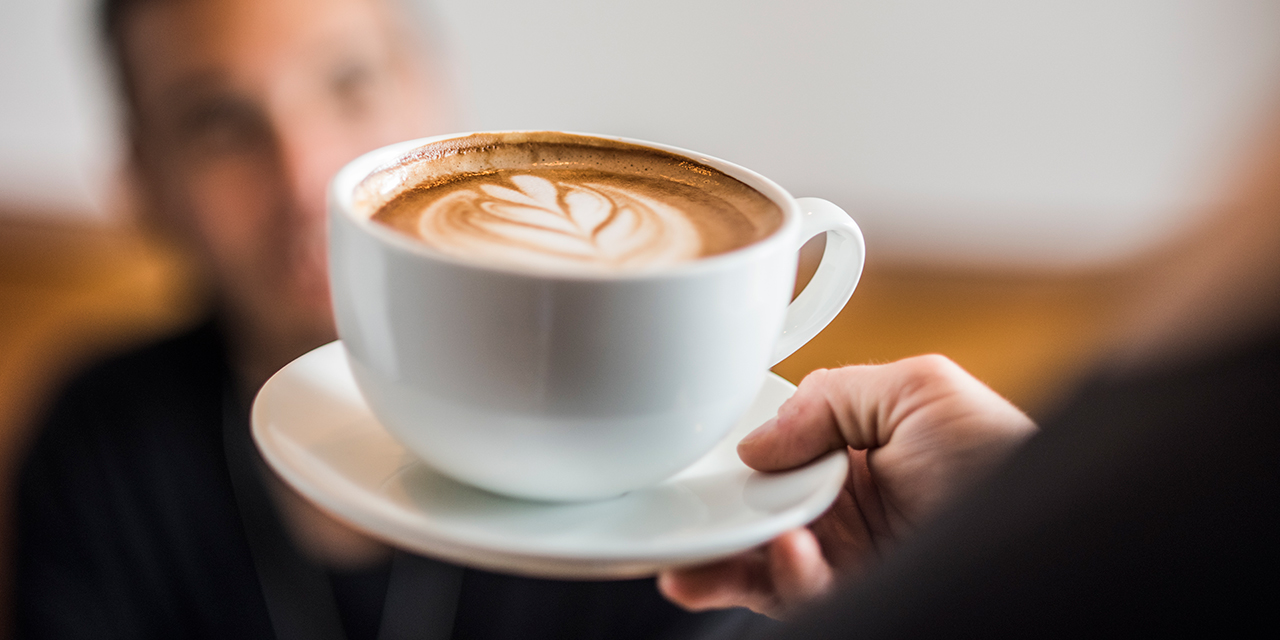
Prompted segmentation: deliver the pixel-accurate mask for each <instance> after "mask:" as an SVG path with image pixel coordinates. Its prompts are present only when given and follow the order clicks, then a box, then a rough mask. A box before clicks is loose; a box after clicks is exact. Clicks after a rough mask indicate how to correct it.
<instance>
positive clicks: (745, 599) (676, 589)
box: [658, 549, 777, 614]
mask: <svg viewBox="0 0 1280 640" xmlns="http://www.w3.org/2000/svg"><path fill="white" fill-rule="evenodd" d="M767 562H768V561H767V558H766V556H765V552H764V551H763V550H762V549H754V550H752V551H749V552H747V553H745V554H741V555H738V556H735V557H733V558H730V559H728V560H723V561H720V562H716V563H712V564H706V565H701V566H697V567H685V568H679V569H668V570H666V571H663V572H661V573H659V574H658V591H659V592H660V593H662V595H663V596H664V597H666V598H667V599H668V600H670V601H672V602H674V603H676V604H678V605H680V606H681V607H684V608H685V609H689V610H691V611H705V610H708V609H725V608H729V607H747V608H749V609H751V610H753V611H756V612H758V613H765V614H768V613H769V612H771V611H774V610H776V609H777V598H776V596H775V595H774V592H773V587H772V584H771V583H770V579H769V574H768V567H767Z"/></svg>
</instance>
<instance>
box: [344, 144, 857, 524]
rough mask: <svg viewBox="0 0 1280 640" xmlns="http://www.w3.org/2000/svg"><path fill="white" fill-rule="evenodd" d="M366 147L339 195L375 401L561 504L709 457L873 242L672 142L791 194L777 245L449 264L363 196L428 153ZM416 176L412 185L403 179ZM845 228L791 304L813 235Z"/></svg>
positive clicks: (523, 489)
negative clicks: (627, 264) (567, 267)
mask: <svg viewBox="0 0 1280 640" xmlns="http://www.w3.org/2000/svg"><path fill="white" fill-rule="evenodd" d="M465 135H469V134H455V135H450V136H438V137H434V138H424V139H421V140H412V141H409V142H404V143H400V144H395V145H391V146H388V147H384V148H382V149H378V150H376V151H373V152H370V153H368V154H365V155H363V156H361V157H359V158H357V159H356V160H353V161H352V162H351V163H350V164H348V165H347V166H346V167H344V168H343V169H342V170H341V171H339V172H338V174H337V175H336V176H335V177H334V179H333V181H332V182H331V184H330V187H329V205H328V206H329V245H330V246H329V271H330V274H329V277H330V285H331V288H332V294H333V305H334V312H335V315H336V318H337V325H338V334H339V336H340V337H341V339H342V341H343V344H344V345H345V348H346V350H347V355H348V359H349V361H350V364H351V368H352V373H353V374H354V376H355V379H356V382H357V384H358V385H359V387H360V390H361V392H362V393H363V395H364V397H365V399H366V400H367V402H368V404H369V406H370V408H371V409H372V410H373V412H374V414H375V415H376V416H377V418H378V419H379V421H381V422H382V423H383V425H384V426H385V427H386V428H387V429H388V431H389V432H390V433H391V434H392V435H394V436H395V437H396V438H397V439H398V440H400V441H401V442H402V443H403V444H404V445H405V446H406V447H407V448H408V449H409V450H411V451H413V452H414V453H415V454H417V455H418V456H420V457H421V458H422V459H423V460H424V461H425V462H427V463H428V464H430V465H431V466H432V467H434V468H435V469H437V470H439V471H440V472H442V473H444V474H446V475H448V476H451V477H453V478H455V479H457V480H460V481H462V482H465V483H469V484H472V485H475V486H478V487H482V488H484V489H488V490H490V491H494V492H497V493H502V494H507V495H510V496H517V497H523V498H532V499H542V500H562V501H571V500H590V499H599V498H608V497H612V496H617V495H620V494H622V493H625V492H627V491H629V490H632V489H636V488H639V487H643V486H647V485H651V484H654V483H657V482H660V481H662V480H663V479H665V478H667V477H669V476H671V475H674V474H675V473H677V472H679V471H680V470H682V469H684V468H685V467H687V466H689V465H690V464H692V463H693V462H694V461H695V460H697V459H698V458H699V457H701V456H702V455H704V454H705V453H707V452H708V451H710V450H711V448H712V447H713V446H714V445H715V444H716V443H717V442H718V441H719V440H720V439H721V438H723V437H724V436H725V434H726V433H727V432H728V430H729V429H730V428H731V427H732V426H733V424H734V423H735V421H736V420H737V419H738V417H739V416H740V415H741V414H742V413H744V412H745V411H746V409H747V408H748V407H749V405H750V404H751V401H752V400H753V398H754V397H755V395H756V393H757V391H758V390H759V389H760V387H761V384H762V383H763V381H764V375H765V372H766V370H767V369H768V368H769V367H770V366H772V365H774V364H776V363H777V362H779V361H780V360H782V359H783V358H785V357H787V356H788V355H790V354H791V353H792V352H794V351H795V350H796V349H798V348H800V347H801V346H802V345H804V344H805V343H806V342H808V341H809V340H810V339H812V338H813V337H814V336H815V335H816V334H817V333H818V332H819V331H821V330H822V329H823V327H825V326H826V325H827V324H828V323H829V322H831V320H832V319H833V318H835V316H836V314H837V313H839V311H840V310H841V309H842V308H843V307H844V305H845V303H846V302H847V301H848V300H849V296H850V295H851V294H852V293H853V289H854V287H855V286H856V285H857V282H858V278H859V277H860V275H861V273H862V265H863V260H864V255H865V248H864V245H863V239H862V233H861V232H860V231H859V229H858V226H857V225H856V224H855V223H854V222H853V220H852V219H850V218H849V216H848V215H846V214H845V213H844V211H842V210H840V209H839V208H838V207H836V206H835V205H833V204H831V203H830V202H827V201H825V200H820V199H817V198H798V199H797V198H793V197H792V196H791V195H790V194H788V193H787V192H786V191H785V190H783V189H782V188H781V187H779V186H778V185H777V184H775V183H774V182H772V181H771V180H769V179H767V178H765V177H764V176H761V175H759V174H757V173H755V172H752V171H750V170H747V169H744V168H742V167H739V166H737V165H735V164H732V163H729V162H725V161H723V160H719V159H716V158H711V157H708V156H705V155H703V154H700V153H695V152H692V151H687V150H683V149H678V148H674V147H669V146H666V145H661V144H654V143H650V142H642V141H637V140H628V139H624V138H616V137H611V136H595V137H599V138H606V139H610V140H619V141H623V142H629V143H632V144H638V145H641V146H645V147H650V148H655V149H660V150H664V151H667V152H671V153H674V154H678V155H681V156H685V157H688V158H691V159H694V160H696V161H697V162H701V163H703V164H705V165H709V166H711V167H713V168H715V169H718V170H720V171H723V172H724V173H726V174H728V175H730V176H732V177H734V178H736V179H738V180H740V181H742V182H743V183H745V184H747V185H748V186H750V187H752V188H754V189H756V190H757V191H759V192H760V193H762V194H764V195H765V196H766V197H768V198H769V199H770V200H772V201H773V202H774V203H775V204H777V205H778V207H780V208H781V210H782V213H783V222H782V225H781V226H780V228H779V229H778V230H777V231H776V232H775V233H773V234H772V235H770V236H768V237H767V238H765V239H763V240H761V241H758V242H756V243H753V244H749V245H747V246H744V247H741V248H738V249H736V250H733V251H730V252H728V253H724V254H720V255H715V256H711V257H706V258H702V259H698V260H694V261H692V262H685V263H681V264H678V265H675V266H670V267H665V268H661V269H658V270H655V271H644V272H640V273H628V272H623V273H619V274H610V275H593V274H563V273H559V274H557V273H549V272H548V273H541V272H536V271H535V272H530V271H529V270H519V269H513V268H510V267H503V266H485V265H480V264H476V263H472V262H469V261H465V260H459V259H457V258H453V257H449V256H447V255H444V254H442V253H440V252H438V251H435V250H433V249H431V248H430V247H428V246H427V245H426V244H424V243H421V242H418V241H415V240H414V239H412V238H410V237H408V236H406V235H403V234H401V233H399V232H397V231H394V230H392V229H390V228H388V227H386V226H384V225H382V224H380V223H377V222H373V221H371V220H370V216H371V215H372V213H373V211H369V210H362V209H361V207H360V206H359V203H358V202H357V198H356V197H355V194H356V191H357V187H358V186H360V184H361V182H362V181H364V180H365V178H366V177H368V176H370V175H371V174H373V173H374V172H375V171H378V170H379V169H382V168H385V167H388V166H393V165H394V163H396V162H397V161H398V160H400V159H401V158H404V157H406V156H407V155H409V154H410V153H411V152H412V151H414V150H415V149H418V148H419V147H421V146H422V145H425V144H428V143H432V142H437V141H440V140H446V139H451V138H455V137H461V136H465ZM393 186H409V185H393ZM824 232H825V233H826V234H827V244H826V250H825V253H824V254H823V257H822V261H821V263H820V265H819V267H818V271H817V273H816V274H815V276H814V277H813V279H812V280H811V281H810V283H809V284H808V286H806V287H805V289H804V291H803V292H801V294H800V295H799V296H798V297H797V298H796V299H795V301H793V302H790V304H788V301H789V300H790V299H791V293H792V288H793V285H794V281H795V274H796V264H797V256H798V251H799V249H800V246H801V245H802V244H804V242H805V241H806V240H808V239H809V238H811V237H813V236H815V235H817V234H819V233H824Z"/></svg>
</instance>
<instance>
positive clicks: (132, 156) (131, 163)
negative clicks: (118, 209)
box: [121, 124, 183, 240]
mask: <svg viewBox="0 0 1280 640" xmlns="http://www.w3.org/2000/svg"><path fill="white" fill-rule="evenodd" d="M128 134H129V135H128V138H127V139H128V155H127V156H126V158H125V164H124V167H123V171H122V172H121V173H122V175H121V178H122V179H123V181H124V186H125V189H126V190H127V193H128V196H127V198H128V203H129V208H130V209H131V211H130V213H131V214H132V215H133V217H134V219H135V221H136V222H137V223H138V225H139V226H141V227H142V228H143V229H144V230H146V231H148V232H152V233H157V234H160V235H162V236H164V237H166V238H169V239H172V240H181V239H182V237H183V233H182V229H181V228H180V225H178V223H177V222H178V221H177V220H175V219H174V215H173V213H172V212H170V211H168V208H167V207H165V206H164V205H163V197H162V196H161V188H162V187H161V180H162V179H163V178H162V177H161V176H160V175H159V173H158V171H157V170H156V168H157V166H158V165H157V164H156V159H155V158H154V156H151V155H149V151H150V150H149V149H148V147H147V144H146V143H145V142H144V141H143V140H142V137H141V136H142V132H141V131H139V129H138V126H137V124H131V125H130V126H129V131H128Z"/></svg>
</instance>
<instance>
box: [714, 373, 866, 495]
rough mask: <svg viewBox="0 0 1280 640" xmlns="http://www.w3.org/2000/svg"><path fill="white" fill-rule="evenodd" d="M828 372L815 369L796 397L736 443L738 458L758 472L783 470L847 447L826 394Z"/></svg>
mask: <svg viewBox="0 0 1280 640" xmlns="http://www.w3.org/2000/svg"><path fill="white" fill-rule="evenodd" d="M830 373H831V372H830V371H828V370H826V369H818V370H817V371H814V372H813V373H810V374H809V375H808V376H806V377H805V379H804V380H803V381H801V382H800V386H799V388H797V389H796V392H795V395H793V396H791V398H790V399H788V400H787V401H786V402H784V403H782V406H781V407H779V408H778V417H776V418H773V419H771V420H769V421H768V422H765V423H764V424H762V425H760V426H759V427H758V428H756V430H755V431H752V432H751V433H749V434H747V437H745V438H743V439H742V441H741V442H739V443H738V457H740V458H742V461H743V462H744V463H746V464H747V466H749V467H751V468H753V469H756V470H757V471H782V470H784V469H791V468H794V467H798V466H800V465H803V464H805V463H807V462H810V461H812V460H815V459H817V458H818V457H820V456H822V455H823V454H825V453H827V452H829V451H835V450H837V449H842V448H844V446H845V445H846V442H845V438H844V435H843V434H841V432H840V425H839V424H838V423H837V421H836V418H835V415H834V413H833V412H832V410H831V405H830V403H828V402H827V392H828V389H827V387H829V386H830V385H831V383H830V377H831V376H830Z"/></svg>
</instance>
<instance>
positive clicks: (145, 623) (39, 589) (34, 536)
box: [15, 389, 162, 638]
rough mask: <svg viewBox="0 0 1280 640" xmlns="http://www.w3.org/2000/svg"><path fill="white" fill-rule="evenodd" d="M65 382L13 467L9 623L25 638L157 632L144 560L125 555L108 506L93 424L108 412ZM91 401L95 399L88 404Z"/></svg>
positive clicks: (106, 474)
mask: <svg viewBox="0 0 1280 640" xmlns="http://www.w3.org/2000/svg"><path fill="white" fill-rule="evenodd" d="M94 395H95V394H93V393H91V392H89V391H88V390H84V389H72V390H71V391H70V392H69V393H67V394H66V395H64V396H63V398H62V399H61V400H60V401H59V402H58V403H57V404H56V405H55V408H54V410H53V411H52V413H51V415H50V417H49V419H48V421H47V423H46V424H45V425H44V427H43V429H42V431H41V433H40V436H39V438H38V440H37V443H36V445H35V447H34V449H33V450H32V451H31V453H30V455H29V457H28V459H27V461H26V464H25V465H24V466H23V468H22V472H21V476H20V479H19V482H18V495H17V502H16V524H17V532H16V533H17V539H16V543H17V544H16V547H17V554H16V555H17V557H16V560H17V566H16V576H15V577H16V584H15V587H16V589H15V591H16V593H15V603H16V605H17V607H16V608H17V611H16V614H17V620H16V621H17V624H18V630H19V633H20V635H21V637H24V638H148V637H159V631H160V629H159V628H157V626H158V623H159V622H160V621H161V619H162V615H161V612H159V611H148V610H146V609H147V607H146V606H145V605H144V598H143V597H142V596H141V594H140V593H139V590H140V589H145V588H146V584H145V583H146V581H147V580H146V572H147V567H146V566H145V565H146V561H145V559H143V558H136V557H130V554H129V550H128V547H129V546H130V545H127V544H125V543H124V542H123V541H122V539H121V538H122V536H128V535H129V533H130V532H128V531H124V530H122V529H127V528H128V523H126V522H122V520H121V518H120V517H118V514H116V513H113V505H115V504H116V503H118V500H117V499H114V498H113V496H112V495H111V494H112V492H113V490H115V489H116V487H115V486H114V485H115V484H116V482H117V477H116V476H117V474H114V473H113V467H115V466H117V465H118V464H119V463H120V461H118V460H111V459H104V457H103V451H101V450H100V447H97V446H95V445H96V444H97V443H95V442H94V438H93V437H91V436H92V434H94V433H96V432H100V431H101V430H102V429H103V428H104V425H103V424H102V423H103V422H104V421H109V420H110V419H111V418H112V416H111V415H110V414H111V412H110V410H109V409H107V408H104V407H102V406H101V403H99V402H95V400H97V398H95V397H94ZM95 405H97V406H95Z"/></svg>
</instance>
